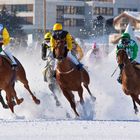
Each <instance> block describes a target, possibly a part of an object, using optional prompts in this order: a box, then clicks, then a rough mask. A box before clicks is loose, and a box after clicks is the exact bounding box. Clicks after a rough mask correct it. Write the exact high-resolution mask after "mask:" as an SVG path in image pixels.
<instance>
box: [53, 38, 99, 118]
mask: <svg viewBox="0 0 140 140" xmlns="http://www.w3.org/2000/svg"><path fill="white" fill-rule="evenodd" d="M53 55H54V58H56V59H57V66H56V80H57V83H58V85H59V86H60V88H61V90H62V93H63V95H64V96H65V97H66V99H67V100H68V102H69V103H70V105H71V108H72V109H73V111H74V113H75V115H76V116H79V114H78V112H77V110H76V104H75V101H74V94H73V93H72V91H77V92H78V95H79V97H80V104H81V105H83V104H84V99H83V87H82V85H81V84H82V83H83V85H84V87H85V88H86V89H87V91H88V93H89V95H90V97H91V98H92V99H93V101H95V99H96V98H95V97H94V96H93V95H92V94H91V91H90V89H89V87H88V85H89V83H90V78H89V74H88V72H87V71H86V70H85V69H84V68H83V70H77V68H76V66H75V65H74V64H73V63H72V61H71V60H70V59H69V58H68V57H67V47H66V45H65V41H63V40H57V41H56V45H55V47H54V49H53Z"/></svg>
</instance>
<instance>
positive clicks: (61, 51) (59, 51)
mask: <svg viewBox="0 0 140 140" xmlns="http://www.w3.org/2000/svg"><path fill="white" fill-rule="evenodd" d="M67 52H68V50H67V47H66V43H65V40H57V41H56V45H55V47H54V50H53V56H54V57H55V58H56V59H58V60H63V59H64V58H66V57H67Z"/></svg>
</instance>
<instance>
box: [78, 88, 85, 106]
mask: <svg viewBox="0 0 140 140" xmlns="http://www.w3.org/2000/svg"><path fill="white" fill-rule="evenodd" d="M78 95H79V97H80V104H81V105H83V104H84V99H83V88H82V86H81V87H80V88H79V89H78Z"/></svg>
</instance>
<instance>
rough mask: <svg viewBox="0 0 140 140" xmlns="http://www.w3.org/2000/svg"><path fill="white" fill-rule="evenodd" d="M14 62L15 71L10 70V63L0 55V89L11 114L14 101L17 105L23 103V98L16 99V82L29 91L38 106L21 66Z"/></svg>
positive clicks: (38, 101) (38, 102)
mask: <svg viewBox="0 0 140 140" xmlns="http://www.w3.org/2000/svg"><path fill="white" fill-rule="evenodd" d="M15 59H16V58H15ZM16 62H17V64H18V66H17V70H16V71H15V70H12V68H11V63H10V61H9V60H8V59H7V58H6V57H5V56H2V55H0V89H1V90H4V91H5V92H6V100H7V104H8V106H9V108H10V109H11V111H12V112H13V113H14V105H13V100H14V99H16V102H17V104H20V103H22V102H23V98H21V99H18V97H17V95H16V91H15V89H14V85H15V81H16V80H19V81H20V82H21V83H23V85H24V87H25V88H26V89H27V90H28V91H29V93H30V95H31V96H32V98H33V100H34V102H35V103H36V104H40V100H39V99H37V98H36V97H35V96H34V94H33V93H32V92H31V90H30V87H29V85H28V80H27V78H26V73H25V70H24V68H23V66H22V65H21V63H20V62H19V61H18V60H17V59H16ZM1 101H2V100H1Z"/></svg>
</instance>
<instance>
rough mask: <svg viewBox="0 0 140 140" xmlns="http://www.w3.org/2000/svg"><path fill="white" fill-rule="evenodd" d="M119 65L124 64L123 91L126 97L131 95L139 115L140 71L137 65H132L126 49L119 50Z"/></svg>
mask: <svg viewBox="0 0 140 140" xmlns="http://www.w3.org/2000/svg"><path fill="white" fill-rule="evenodd" d="M117 63H118V64H123V65H124V66H123V69H122V89H123V91H124V93H125V94H126V95H130V96H131V98H132V101H133V106H134V110H135V114H137V113H138V108H137V105H136V103H137V104H139V105H140V100H139V95H140V82H139V81H140V69H139V68H138V67H137V66H139V65H137V64H136V63H131V62H130V60H129V58H128V55H127V53H126V50H125V49H120V50H118V53H117Z"/></svg>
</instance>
